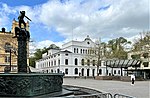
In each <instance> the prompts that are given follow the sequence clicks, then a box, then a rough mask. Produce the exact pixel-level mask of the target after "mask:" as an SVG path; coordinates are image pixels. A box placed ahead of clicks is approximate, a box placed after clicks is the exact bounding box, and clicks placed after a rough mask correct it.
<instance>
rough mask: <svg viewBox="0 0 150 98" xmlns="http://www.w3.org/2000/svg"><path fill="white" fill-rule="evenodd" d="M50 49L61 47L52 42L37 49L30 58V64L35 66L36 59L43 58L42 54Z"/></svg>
mask: <svg viewBox="0 0 150 98" xmlns="http://www.w3.org/2000/svg"><path fill="white" fill-rule="evenodd" d="M50 49H59V47H58V46H56V45H55V44H51V45H50V46H49V47H48V48H46V47H44V48H43V49H36V50H35V53H34V56H33V57H30V58H29V65H30V66H32V67H35V61H36V60H39V59H41V58H42V54H43V53H46V52H47V51H48V50H50Z"/></svg>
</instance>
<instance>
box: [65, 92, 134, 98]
mask: <svg viewBox="0 0 150 98" xmlns="http://www.w3.org/2000/svg"><path fill="white" fill-rule="evenodd" d="M65 98H136V97H132V96H128V95H124V94H115V95H114V96H113V95H112V94H110V93H98V94H87V95H75V96H68V97H65Z"/></svg>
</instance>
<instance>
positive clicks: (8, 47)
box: [5, 42, 11, 53]
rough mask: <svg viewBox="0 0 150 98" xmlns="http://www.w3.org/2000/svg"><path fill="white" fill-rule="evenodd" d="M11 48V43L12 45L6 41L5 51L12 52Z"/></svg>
mask: <svg viewBox="0 0 150 98" xmlns="http://www.w3.org/2000/svg"><path fill="white" fill-rule="evenodd" d="M10 48H11V45H10V43H8V42H7V43H5V52H6V53H8V52H10Z"/></svg>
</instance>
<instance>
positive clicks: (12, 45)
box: [0, 19, 29, 72]
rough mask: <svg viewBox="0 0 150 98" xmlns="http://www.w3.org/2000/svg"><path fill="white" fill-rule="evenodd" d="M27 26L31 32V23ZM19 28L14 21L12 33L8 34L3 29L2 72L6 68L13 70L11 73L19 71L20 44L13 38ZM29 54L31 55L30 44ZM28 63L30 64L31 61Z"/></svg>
mask: <svg viewBox="0 0 150 98" xmlns="http://www.w3.org/2000/svg"><path fill="white" fill-rule="evenodd" d="M26 25H27V27H26V30H28V31H29V22H27V23H26ZM18 26H19V23H18V22H17V21H16V20H15V19H14V20H13V22H12V29H11V31H9V32H7V31H6V30H5V28H2V30H1V31H0V72H4V70H5V68H9V69H10V68H11V72H16V71H17V48H18V42H17V38H13V36H15V27H18ZM27 52H28V53H29V46H28V42H27ZM28 57H29V55H28ZM27 61H28V62H27V63H28V64H29V59H28V60H27Z"/></svg>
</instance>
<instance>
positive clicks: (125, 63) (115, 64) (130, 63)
mask: <svg viewBox="0 0 150 98" xmlns="http://www.w3.org/2000/svg"><path fill="white" fill-rule="evenodd" d="M140 64H141V61H140V60H134V59H130V60H107V61H106V62H105V65H106V66H108V67H111V68H127V67H140Z"/></svg>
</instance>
